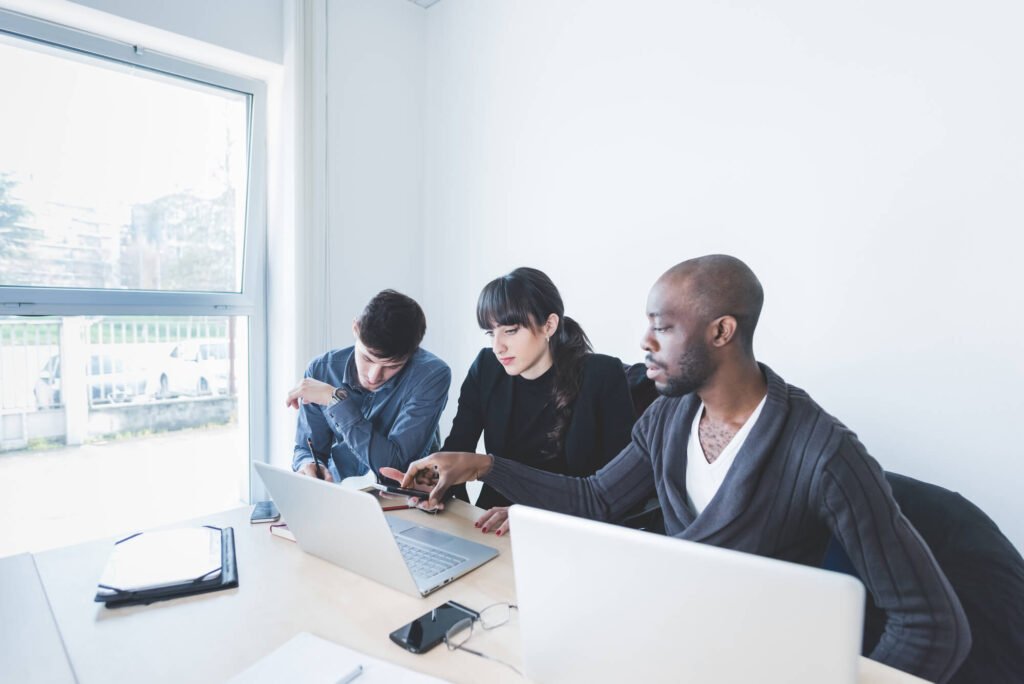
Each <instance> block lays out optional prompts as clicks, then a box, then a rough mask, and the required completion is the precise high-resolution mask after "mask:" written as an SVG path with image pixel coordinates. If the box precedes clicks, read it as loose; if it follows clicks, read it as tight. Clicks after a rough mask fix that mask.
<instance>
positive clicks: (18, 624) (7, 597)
mask: <svg viewBox="0 0 1024 684" xmlns="http://www.w3.org/2000/svg"><path fill="white" fill-rule="evenodd" d="M74 681H75V676H74V674H72V672H71V666H70V665H69V664H68V658H67V654H66V653H65V652H64V644H63V643H61V639H60V632H59V631H58V629H57V624H56V623H55V622H54V620H53V615H52V614H51V613H50V604H49V603H48V602H47V600H46V592H45V591H44V590H43V585H42V583H41V582H40V581H39V575H38V573H37V572H36V564H35V561H33V559H32V556H30V555H29V554H27V553H23V554H21V555H18V556H8V557H7V558H0V682H19V683H26V682H40V684H43V683H44V682H45V683H46V684H63V683H64V682H68V683H70V682H74Z"/></svg>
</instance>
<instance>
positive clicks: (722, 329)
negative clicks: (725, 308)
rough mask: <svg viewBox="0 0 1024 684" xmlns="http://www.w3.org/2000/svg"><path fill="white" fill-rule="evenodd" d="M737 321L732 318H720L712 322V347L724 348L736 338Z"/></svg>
mask: <svg viewBox="0 0 1024 684" xmlns="http://www.w3.org/2000/svg"><path fill="white" fill-rule="evenodd" d="M736 327H737V323H736V319H735V318H733V317H732V316H719V317H718V318H716V319H715V320H713V321H711V326H710V328H711V335H710V337H711V346H713V347H724V346H725V345H727V344H729V343H730V342H732V340H733V338H734V337H736Z"/></svg>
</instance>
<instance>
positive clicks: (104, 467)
mask: <svg viewBox="0 0 1024 684" xmlns="http://www.w3.org/2000/svg"><path fill="white" fill-rule="evenodd" d="M247 323H248V321H247V319H246V318H245V317H227V316H217V317H212V316H165V317H152V316H116V317H110V316H67V317H42V318H24V317H0V518H3V519H6V520H18V521H19V522H18V524H17V525H12V526H8V528H7V531H6V532H5V533H4V534H3V535H2V536H0V556H4V555H8V554H10V553H19V552H23V551H37V550H40V549H43V548H50V547H55V546H61V545H64V544H70V543H74V542H78V541H82V540H85V539H91V538H96V537H103V536H111V535H117V534H121V533H126V532H130V531H132V530H136V529H142V528H146V527H152V526H155V525H162V524H169V523H173V522H175V521H180V520H183V519H188V518H193V517H198V516H202V515H206V514H208V513H211V512H214V511H221V510H225V509H227V508H232V507H234V506H238V505H241V504H242V503H243V502H244V501H246V500H247V496H248V479H247V473H248V462H249V444H248V430H247V426H248V412H249V407H248V401H247V399H246V397H247V396H248V384H249V378H248V373H247V368H248V356H249V353H248V333H247ZM189 346H192V347H193V348H199V347H206V348H209V349H219V350H222V351H223V354H218V355H216V356H210V357H207V358H202V357H200V356H197V355H195V354H193V355H192V356H190V357H189V356H178V357H175V356H173V355H172V350H173V349H176V348H187V347H189Z"/></svg>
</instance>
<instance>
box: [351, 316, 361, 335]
mask: <svg viewBox="0 0 1024 684" xmlns="http://www.w3.org/2000/svg"><path fill="white" fill-rule="evenodd" d="M352 336H353V337H355V338H356V339H357V340H358V339H359V319H358V318H353V319H352Z"/></svg>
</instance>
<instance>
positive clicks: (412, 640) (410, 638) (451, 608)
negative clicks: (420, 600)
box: [389, 601, 480, 653]
mask: <svg viewBox="0 0 1024 684" xmlns="http://www.w3.org/2000/svg"><path fill="white" fill-rule="evenodd" d="M478 617H480V614H479V613H477V612H476V611H475V610H473V609H472V608H467V607H466V606H463V605H461V604H459V603H456V602H455V601H448V602H447V603H443V604H441V605H440V606H438V607H437V608H435V609H434V610H432V611H430V612H427V613H424V614H423V615H421V616H420V617H418V618H416V619H415V620H413V621H412V622H410V623H409V624H407V625H404V626H402V627H399V628H398V629H396V630H395V631H394V632H392V633H391V634H390V635H389V636H390V637H391V640H392V641H394V642H395V643H396V644H398V645H399V646H401V647H402V648H404V649H405V650H407V651H411V652H412V653H426V652H427V651H429V650H430V649H432V648H434V647H435V646H437V645H438V644H439V643H441V642H442V641H444V635H445V634H446V633H447V632H448V630H449V629H451V628H452V626H453V625H455V624H456V623H457V622H459V621H460V620H465V619H467V618H471V619H474V620H475V619H476V618H478Z"/></svg>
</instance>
